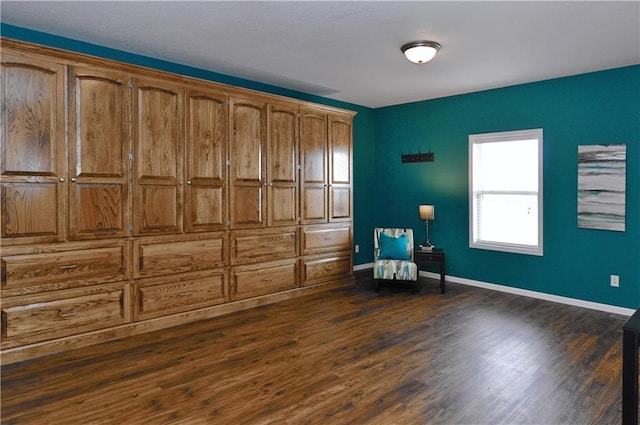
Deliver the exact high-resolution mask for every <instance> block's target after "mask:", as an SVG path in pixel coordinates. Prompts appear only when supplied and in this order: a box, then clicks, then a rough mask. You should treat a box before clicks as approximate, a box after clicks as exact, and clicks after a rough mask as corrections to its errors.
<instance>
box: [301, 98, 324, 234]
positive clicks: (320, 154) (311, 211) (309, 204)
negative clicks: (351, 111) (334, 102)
mask: <svg viewBox="0 0 640 425" xmlns="http://www.w3.org/2000/svg"><path fill="white" fill-rule="evenodd" d="M327 120H328V118H327V114H326V113H324V112H323V111H320V110H314V109H307V108H304V109H301V110H300V165H301V166H302V168H301V170H300V192H301V193H300V196H301V205H300V220H301V223H303V224H310V223H326V222H327V221H328V212H329V210H328V187H329V180H328V161H329V159H328V155H329V152H328V148H329V138H328V137H329V135H328V128H327V122H328V121H327Z"/></svg>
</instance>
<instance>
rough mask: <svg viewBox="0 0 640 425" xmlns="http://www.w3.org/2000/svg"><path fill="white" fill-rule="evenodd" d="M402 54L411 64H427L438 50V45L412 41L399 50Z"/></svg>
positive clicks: (430, 42)
mask: <svg viewBox="0 0 640 425" xmlns="http://www.w3.org/2000/svg"><path fill="white" fill-rule="evenodd" d="M400 50H402V53H404V55H405V56H406V57H407V59H409V61H411V62H413V63H427V62H429V61H430V60H431V59H433V58H434V57H435V55H436V53H438V50H440V44H438V43H436V42H435V41H412V42H411V43H407V44H405V45H404V46H402V47H401V48H400Z"/></svg>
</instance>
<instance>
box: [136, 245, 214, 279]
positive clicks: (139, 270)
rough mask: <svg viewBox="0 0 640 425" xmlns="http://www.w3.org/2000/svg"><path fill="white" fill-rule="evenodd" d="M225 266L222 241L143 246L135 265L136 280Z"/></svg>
mask: <svg viewBox="0 0 640 425" xmlns="http://www.w3.org/2000/svg"><path fill="white" fill-rule="evenodd" d="M221 266H224V242H223V240H222V239H204V240H194V241H182V242H167V243H151V244H145V243H142V244H140V245H139V247H138V261H137V264H135V267H136V277H145V276H159V275H163V274H171V273H181V272H188V271H195V270H206V269H211V268H215V267H221Z"/></svg>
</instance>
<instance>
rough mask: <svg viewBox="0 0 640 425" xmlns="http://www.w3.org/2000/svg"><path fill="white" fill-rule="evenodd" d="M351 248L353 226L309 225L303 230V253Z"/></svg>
mask: <svg viewBox="0 0 640 425" xmlns="http://www.w3.org/2000/svg"><path fill="white" fill-rule="evenodd" d="M345 248H349V249H351V227H350V226H343V227H319V226H318V227H307V228H303V230H302V255H307V254H312V253H316V252H326V251H336V250H340V249H345Z"/></svg>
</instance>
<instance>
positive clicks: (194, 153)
mask: <svg viewBox="0 0 640 425" xmlns="http://www.w3.org/2000/svg"><path fill="white" fill-rule="evenodd" d="M226 103H227V100H226V97H225V96H224V95H222V94H218V93H215V92H209V91H200V90H190V91H189V92H188V94H187V142H186V167H187V168H186V170H185V175H186V180H187V186H186V187H185V226H186V229H185V230H186V231H187V232H204V231H212V230H222V229H224V228H225V227H226V222H227V218H226V215H227V214H226V208H227V203H226V175H227V172H226V170H227V167H226V155H227V152H226V144H227V120H228V112H227V105H226Z"/></svg>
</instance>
